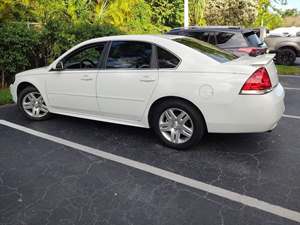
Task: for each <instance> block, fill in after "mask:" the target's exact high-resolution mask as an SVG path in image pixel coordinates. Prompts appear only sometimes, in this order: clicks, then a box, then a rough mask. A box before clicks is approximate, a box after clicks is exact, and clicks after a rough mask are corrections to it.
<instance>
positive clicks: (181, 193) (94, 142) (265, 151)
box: [0, 77, 300, 225]
mask: <svg viewBox="0 0 300 225" xmlns="http://www.w3.org/2000/svg"><path fill="white" fill-rule="evenodd" d="M280 79H281V82H282V84H283V85H284V86H285V87H290V88H294V89H287V90H286V112H285V114H286V115H292V116H300V105H299V98H300V77H299V78H298V77H280ZM297 88H299V90H297ZM0 120H5V121H10V122H12V123H14V124H19V125H22V126H25V127H28V128H31V129H33V130H36V131H40V132H43V133H45V134H50V135H54V136H56V137H60V138H63V139H65V140H69V141H72V142H75V143H79V144H81V145H84V146H89V147H92V148H95V149H99V150H101V151H104V152H108V153H112V154H114V155H117V156H122V157H126V158H127V159H131V160H135V161H137V162H141V163H145V164H147V165H151V166H154V167H156V168H160V169H163V170H165V171H170V172H173V173H175V174H178V175H182V176H183V177H187V178H192V179H194V180H197V181H201V182H204V183H206V184H211V185H213V186H215V187H220V188H223V189H225V190H228V191H232V192H235V193H239V194H242V195H245V196H249V197H252V198H256V199H258V200H260V201H263V202H266V203H269V204H271V205H275V206H280V207H282V208H284V209H289V210H293V211H294V212H300V197H299V196H300V176H299V174H300V119H293V118H287V117H284V118H282V120H281V121H280V123H279V124H278V127H277V128H276V129H275V130H274V131H273V132H271V133H263V134H209V135H207V136H206V137H205V139H204V140H203V142H202V143H201V144H199V145H198V146H196V147H195V148H193V149H191V150H188V151H184V152H180V151H176V150H173V149H169V148H166V147H164V146H162V145H161V144H160V143H159V142H158V140H157V139H156V138H155V136H154V135H153V133H152V132H151V131H150V130H146V129H140V128H134V127H127V126H120V125H114V124H109V123H102V122H95V121H89V120H83V119H77V118H70V117H64V116H54V117H53V118H52V119H50V120H47V121H43V122H32V121H29V120H27V119H24V117H23V116H22V115H21V114H20V113H19V112H18V110H17V108H16V106H15V105H12V106H7V107H2V108H0ZM0 134H1V135H0V148H1V150H0V224H1V225H2V224H3V225H4V224H5V225H8V224H9V225H10V224H12V225H18V224H28V225H34V224H37V225H42V224H80V225H81V224H99V225H100V224H147V225H151V224H162V225H164V224H172V225H175V224H180V225H182V224H201V225H214V224H224V225H231V224H232V225H247V224H249V225H250V224H251V225H252V224H257V225H260V224H264V225H266V224H270V225H271V224H272V225H278V224H282V225H283V224H284V225H285V224H298V223H297V222H296V221H293V220H291V219H288V218H284V217H282V216H280V215H276V214H272V213H268V212H265V211H264V210H260V209H257V208H255V207H249V206H247V205H245V204H241V203H237V202H234V201H231V200H230V199H228V198H226V196H225V197H219V196H217V195H214V194H212V193H208V192H206V191H203V190H199V189H196V188H191V187H189V186H187V185H184V184H182V183H177V182H174V181H170V180H168V179H165V178H162V177H160V176H156V175H153V174H150V173H147V172H145V171H141V170H139V169H135V168H133V167H130V166H125V165H122V164H120V163H117V162H112V161H110V160H107V159H103V158H101V157H98V156H95V155H92V154H88V153H84V152H81V151H78V149H74V148H71V147H67V146H65V145H62V144H58V143H55V142H53V141H50V140H46V139H43V138H40V137H37V136H34V135H31V134H29V133H25V132H22V131H20V130H16V129H13V128H11V127H8V126H4V125H0Z"/></svg>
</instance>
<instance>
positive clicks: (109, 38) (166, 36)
mask: <svg viewBox="0 0 300 225" xmlns="http://www.w3.org/2000/svg"><path fill="white" fill-rule="evenodd" d="M178 37H180V36H178V35H171V34H159V35H155V34H141V35H117V36H106V37H100V38H93V39H90V40H87V41H85V42H84V43H85V44H86V43H87V42H98V41H130V40H132V41H147V40H149V41H151V40H159V39H168V40H172V39H175V38H178ZM182 37H184V36H182Z"/></svg>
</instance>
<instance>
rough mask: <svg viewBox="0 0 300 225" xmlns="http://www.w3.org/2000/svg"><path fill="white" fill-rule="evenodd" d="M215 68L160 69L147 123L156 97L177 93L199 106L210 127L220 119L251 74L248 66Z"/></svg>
mask: <svg viewBox="0 0 300 225" xmlns="http://www.w3.org/2000/svg"><path fill="white" fill-rule="evenodd" d="M246 68H247V67H246ZM226 69H227V72H226ZM214 70H215V72H213V71H199V72H196V71H175V70H174V71H170V70H159V82H158V85H157V87H156V90H155V91H154V94H153V96H152V98H151V100H150V103H149V104H148V107H147V109H146V111H145V117H144V119H145V121H144V123H146V124H148V120H147V119H148V113H149V110H150V108H151V105H152V104H153V103H154V102H155V101H156V100H158V99H160V98H163V97H171V96H173V97H180V98H184V99H186V100H188V101H190V102H192V103H193V104H194V105H196V106H197V107H198V108H199V109H200V111H201V112H202V114H203V116H204V118H205V121H206V123H207V128H208V130H209V129H210V123H211V122H213V121H215V120H216V118H220V114H221V113H222V112H221V111H220V110H226V108H228V107H231V104H232V103H234V102H235V101H236V98H237V97H238V96H239V92H240V89H241V87H242V85H243V84H244V83H245V81H246V80H247V79H248V77H249V76H250V75H248V74H250V72H249V71H245V68H243V70H244V73H236V72H231V68H230V67H226V66H225V65H224V66H222V67H220V68H218V66H216V67H215V68H214ZM243 70H242V71H243ZM246 70H250V71H251V70H252V69H249V68H247V69H246Z"/></svg>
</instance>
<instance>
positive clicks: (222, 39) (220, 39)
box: [216, 32, 234, 45]
mask: <svg viewBox="0 0 300 225" xmlns="http://www.w3.org/2000/svg"><path fill="white" fill-rule="evenodd" d="M233 35H234V34H233V33H226V32H218V33H216V38H217V44H219V45H220V44H224V43H226V42H227V41H229V40H230V38H232V37H233Z"/></svg>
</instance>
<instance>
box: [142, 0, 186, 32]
mask: <svg viewBox="0 0 300 225" xmlns="http://www.w3.org/2000/svg"><path fill="white" fill-rule="evenodd" d="M146 2H147V3H148V4H150V6H151V8H152V23H153V24H156V25H157V26H158V27H160V29H162V30H167V29H168V28H169V27H171V28H173V27H179V26H182V24H183V16H184V15H183V14H184V5H183V2H184V1H183V0H146Z"/></svg>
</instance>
